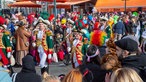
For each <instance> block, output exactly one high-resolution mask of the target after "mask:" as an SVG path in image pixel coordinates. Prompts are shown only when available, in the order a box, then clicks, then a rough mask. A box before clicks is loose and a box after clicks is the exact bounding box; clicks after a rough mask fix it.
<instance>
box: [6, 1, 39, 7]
mask: <svg viewBox="0 0 146 82" xmlns="http://www.w3.org/2000/svg"><path fill="white" fill-rule="evenodd" d="M8 6H9V7H41V5H39V4H36V3H34V2H31V1H21V2H14V3H13V4H8Z"/></svg>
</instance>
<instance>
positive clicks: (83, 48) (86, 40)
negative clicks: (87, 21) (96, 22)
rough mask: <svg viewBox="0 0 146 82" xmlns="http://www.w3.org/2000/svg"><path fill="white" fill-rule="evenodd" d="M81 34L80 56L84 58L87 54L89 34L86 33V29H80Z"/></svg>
mask: <svg viewBox="0 0 146 82" xmlns="http://www.w3.org/2000/svg"><path fill="white" fill-rule="evenodd" d="M81 32H82V33H83V40H82V41H83V46H82V54H83V55H84V56H85V55H86V52H87V48H88V46H89V41H90V33H89V32H88V29H82V30H81Z"/></svg>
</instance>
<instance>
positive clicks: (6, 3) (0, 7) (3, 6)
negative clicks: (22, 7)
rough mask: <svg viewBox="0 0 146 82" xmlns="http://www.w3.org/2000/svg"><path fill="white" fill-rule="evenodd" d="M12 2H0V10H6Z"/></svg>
mask: <svg viewBox="0 0 146 82" xmlns="http://www.w3.org/2000/svg"><path fill="white" fill-rule="evenodd" d="M12 2H14V0H0V9H8V6H7V5H8V4H10V3H12Z"/></svg>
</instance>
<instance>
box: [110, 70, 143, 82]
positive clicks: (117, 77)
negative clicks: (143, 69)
mask: <svg viewBox="0 0 146 82" xmlns="http://www.w3.org/2000/svg"><path fill="white" fill-rule="evenodd" d="M110 82H143V81H142V79H141V78H140V76H139V75H138V74H137V73H136V71H135V70H133V69H131V68H119V69H117V70H116V71H114V72H113V73H112V75H111V79H110Z"/></svg>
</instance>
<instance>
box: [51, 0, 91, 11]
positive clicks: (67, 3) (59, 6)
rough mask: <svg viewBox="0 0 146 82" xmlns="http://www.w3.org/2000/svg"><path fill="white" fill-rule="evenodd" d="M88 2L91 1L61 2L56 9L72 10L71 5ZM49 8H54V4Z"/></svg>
mask: <svg viewBox="0 0 146 82" xmlns="http://www.w3.org/2000/svg"><path fill="white" fill-rule="evenodd" d="M88 1H90V0H68V1H67V2H64V3H61V2H58V3H56V7H57V8H67V9H68V8H71V5H76V4H81V3H85V2H88ZM49 7H54V4H50V5H49Z"/></svg>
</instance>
